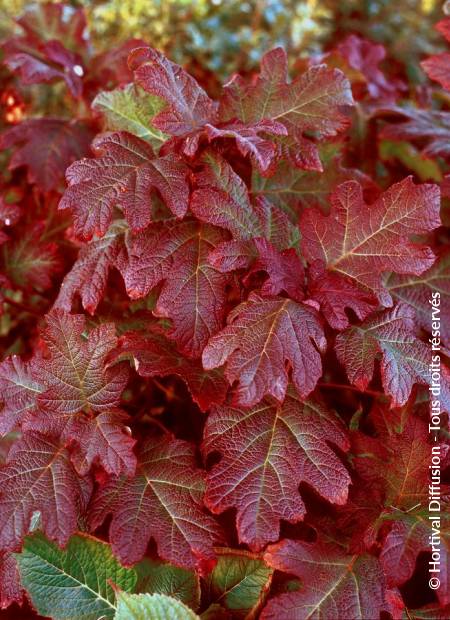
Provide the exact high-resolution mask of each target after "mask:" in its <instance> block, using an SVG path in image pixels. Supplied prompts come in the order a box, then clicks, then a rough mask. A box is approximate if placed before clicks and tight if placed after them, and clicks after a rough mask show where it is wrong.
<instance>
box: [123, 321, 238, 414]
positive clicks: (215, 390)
mask: <svg viewBox="0 0 450 620" xmlns="http://www.w3.org/2000/svg"><path fill="white" fill-rule="evenodd" d="M117 357H118V359H123V358H127V357H132V359H133V360H134V364H135V367H136V371H137V372H138V373H139V374H140V375H141V377H166V376H168V375H176V376H178V377H180V378H181V379H182V380H183V381H184V382H185V383H186V385H187V387H188V388H189V391H190V393H191V395H192V398H193V400H194V401H195V402H196V403H197V404H198V406H199V407H200V409H201V410H202V411H206V410H207V409H209V408H210V407H211V405H214V404H216V405H219V404H221V403H223V401H224V400H225V395H226V392H227V387H228V386H227V383H226V381H225V379H224V378H223V376H222V374H221V373H220V372H219V371H217V370H213V371H210V372H206V371H205V370H203V367H202V365H201V362H200V361H197V360H192V359H187V358H185V357H184V356H183V355H181V353H179V352H178V350H177V348H176V347H175V345H174V343H173V342H171V341H170V340H168V339H167V338H166V336H165V334H164V332H163V330H162V329H161V328H158V326H157V325H156V324H151V323H146V326H145V332H143V333H140V332H128V333H126V334H124V335H123V336H122V337H121V338H120V347H119V349H118V353H117Z"/></svg>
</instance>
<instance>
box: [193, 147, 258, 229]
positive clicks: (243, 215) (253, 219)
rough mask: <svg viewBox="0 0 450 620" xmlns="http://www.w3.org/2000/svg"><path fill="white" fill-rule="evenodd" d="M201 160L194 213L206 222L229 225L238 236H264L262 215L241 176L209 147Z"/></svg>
mask: <svg viewBox="0 0 450 620" xmlns="http://www.w3.org/2000/svg"><path fill="white" fill-rule="evenodd" d="M201 163H202V164H203V167H202V170H201V172H199V173H197V174H196V175H195V183H196V187H197V189H196V190H195V191H194V193H193V194H192V198H191V204H190V208H191V210H192V212H193V213H194V215H195V216H196V217H197V218H198V219H199V220H201V221H203V222H207V223H208V224H214V225H215V226H220V227H221V228H226V229H227V230H229V231H230V232H231V234H232V235H233V237H234V238H236V239H239V240H246V239H251V238H252V237H258V236H261V235H262V231H263V229H262V226H261V222H260V219H259V218H258V215H257V214H256V213H255V210H254V209H253V207H252V205H251V203H250V198H249V195H248V190H247V187H246V185H245V183H244V182H243V181H242V179H241V178H240V176H239V175H238V174H236V172H234V170H233V168H232V167H231V166H230V164H229V163H228V162H227V161H225V159H223V158H222V157H220V155H218V154H217V153H215V152H214V151H206V153H205V154H204V155H203V157H202V160H201Z"/></svg>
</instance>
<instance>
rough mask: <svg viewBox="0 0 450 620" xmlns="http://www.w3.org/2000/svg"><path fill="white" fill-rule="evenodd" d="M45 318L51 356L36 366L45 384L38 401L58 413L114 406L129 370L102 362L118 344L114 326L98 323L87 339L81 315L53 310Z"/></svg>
mask: <svg viewBox="0 0 450 620" xmlns="http://www.w3.org/2000/svg"><path fill="white" fill-rule="evenodd" d="M46 321H47V329H46V331H45V332H44V339H45V342H46V344H47V347H48V350H49V353H50V358H49V359H48V360H47V361H46V362H45V363H42V364H41V365H40V368H39V373H38V378H39V380H40V381H41V382H42V383H43V384H44V385H45V386H46V390H45V392H43V393H42V394H41V395H40V396H39V399H38V400H39V405H40V406H41V407H43V408H44V409H47V410H48V411H50V412H52V413H53V415H55V414H56V415H58V416H69V415H73V414H76V413H78V412H80V411H83V410H85V411H86V412H91V411H94V412H96V413H101V412H105V411H111V410H114V409H115V408H117V406H118V405H119V403H120V395H121V393H122V391H123V389H124V387H125V384H126V382H127V377H128V373H127V372H126V369H125V368H124V367H123V366H116V367H114V368H107V367H106V366H105V362H106V358H107V356H108V355H109V353H110V352H111V351H112V349H114V348H115V347H116V346H117V338H116V335H115V328H114V326H113V325H112V324H103V325H100V326H98V327H96V328H94V329H93V330H92V331H91V332H90V333H89V338H88V339H87V340H86V339H85V338H83V332H84V331H85V329H86V321H85V318H84V316H82V315H77V314H67V313H65V312H61V311H57V310H55V311H54V312H52V313H51V314H48V315H47V317H46Z"/></svg>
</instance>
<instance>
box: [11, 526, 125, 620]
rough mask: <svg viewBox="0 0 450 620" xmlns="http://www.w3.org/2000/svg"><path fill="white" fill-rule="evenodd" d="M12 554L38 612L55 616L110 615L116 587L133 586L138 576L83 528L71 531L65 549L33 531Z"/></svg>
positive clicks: (61, 619) (71, 619)
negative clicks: (17, 551) (85, 532)
mask: <svg viewBox="0 0 450 620" xmlns="http://www.w3.org/2000/svg"><path fill="white" fill-rule="evenodd" d="M16 558H17V562H18V565H19V569H20V577H21V580H22V583H23V585H24V587H25V588H26V590H27V592H28V595H29V596H30V598H31V601H32V603H33V605H34V607H35V608H36V610H37V612H38V613H39V614H41V615H43V616H51V618H53V619H54V620H98V619H99V618H113V617H114V615H115V611H116V594H115V592H116V591H117V589H118V588H120V590H121V591H123V592H132V591H133V589H134V587H135V584H136V579H137V577H136V573H135V571H134V570H133V569H129V568H124V567H123V566H121V565H120V564H119V563H118V562H117V560H116V559H115V558H114V556H113V555H112V553H111V550H110V548H109V546H108V545H107V544H106V543H104V542H102V541H100V540H97V539H95V538H92V537H90V536H86V535H85V534H83V535H81V534H77V535H76V536H72V538H71V539H70V541H69V543H68V545H67V547H66V548H65V549H59V548H58V547H57V546H56V545H55V544H53V543H52V542H50V541H49V540H47V539H46V538H45V537H44V536H42V535H41V534H34V535H33V536H29V537H27V538H26V540H25V544H24V547H23V550H22V553H20V554H18V555H16Z"/></svg>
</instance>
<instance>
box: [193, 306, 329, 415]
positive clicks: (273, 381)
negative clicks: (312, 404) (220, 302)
mask: <svg viewBox="0 0 450 620" xmlns="http://www.w3.org/2000/svg"><path fill="white" fill-rule="evenodd" d="M227 323H228V325H227V327H225V328H224V329H223V330H222V331H221V332H219V333H218V334H217V335H215V336H213V337H212V338H211V339H210V340H209V342H208V344H207V346H206V347H205V350H204V351H203V366H204V367H205V368H206V369H211V368H217V367H218V366H222V364H224V363H226V369H225V375H226V377H227V379H228V381H229V382H230V384H232V383H233V382H234V381H238V389H237V391H236V394H235V397H234V400H235V403H236V404H238V405H242V406H245V407H252V406H253V405H256V403H258V402H259V401H260V400H261V399H262V398H263V397H264V396H265V395H266V394H270V395H271V396H273V397H274V398H276V399H277V400H278V401H280V402H282V401H283V400H284V397H285V395H286V389H287V385H288V372H287V369H286V363H287V362H289V363H290V364H291V367H292V381H293V383H294V385H295V387H296V389H297V391H298V393H299V394H300V396H302V397H306V396H307V395H308V394H309V393H310V392H312V390H313V389H314V388H315V386H316V383H317V381H318V379H319V377H320V376H321V374H322V363H321V359H320V354H319V352H318V351H317V349H316V348H315V346H314V345H316V346H317V347H318V348H319V349H320V350H321V351H323V350H324V349H325V346H326V340H325V336H324V333H323V329H322V326H321V324H320V322H319V319H318V317H317V314H316V312H315V311H314V310H313V309H312V308H311V307H309V306H306V305H304V304H299V303H296V302H294V301H291V300H289V299H280V298H275V299H262V298H260V297H258V296H257V295H255V294H252V295H251V296H250V298H249V300H248V301H247V302H244V303H242V304H241V305H239V306H238V307H237V308H235V309H234V310H233V311H232V312H231V313H230V314H229V315H228V319H227Z"/></svg>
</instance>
